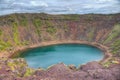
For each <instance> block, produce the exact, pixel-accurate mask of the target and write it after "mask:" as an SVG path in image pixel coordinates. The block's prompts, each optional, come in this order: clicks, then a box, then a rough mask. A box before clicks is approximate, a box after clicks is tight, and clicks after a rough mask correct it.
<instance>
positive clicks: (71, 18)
mask: <svg viewBox="0 0 120 80" xmlns="http://www.w3.org/2000/svg"><path fill="white" fill-rule="evenodd" d="M79 18H80V16H79V15H77V14H76V15H70V16H68V15H64V19H68V20H74V21H78V20H79Z"/></svg>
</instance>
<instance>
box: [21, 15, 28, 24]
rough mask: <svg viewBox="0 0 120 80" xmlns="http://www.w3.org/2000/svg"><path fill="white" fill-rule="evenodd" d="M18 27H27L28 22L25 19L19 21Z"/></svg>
mask: <svg viewBox="0 0 120 80" xmlns="http://www.w3.org/2000/svg"><path fill="white" fill-rule="evenodd" d="M20 25H21V26H27V25H28V21H27V19H26V18H25V17H24V18H22V19H21V20H20Z"/></svg>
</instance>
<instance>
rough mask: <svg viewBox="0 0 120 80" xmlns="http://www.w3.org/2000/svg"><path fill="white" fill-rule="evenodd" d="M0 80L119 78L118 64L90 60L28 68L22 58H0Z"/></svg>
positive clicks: (94, 79)
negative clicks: (76, 65)
mask: <svg viewBox="0 0 120 80" xmlns="http://www.w3.org/2000/svg"><path fill="white" fill-rule="evenodd" d="M0 80H120V64H112V65H111V66H110V67H103V66H102V65H101V64H99V63H98V62H90V63H87V64H86V65H82V66H80V67H79V68H76V67H75V66H74V65H70V66H66V65H65V64H63V63H59V64H56V65H53V66H51V67H49V68H48V69H47V70H44V69H41V68H40V69H37V70H35V69H31V68H28V66H27V64H26V62H25V61H24V60H23V59H5V58H4V59H0Z"/></svg>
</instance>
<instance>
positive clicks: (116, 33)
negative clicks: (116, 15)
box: [104, 24, 120, 43]
mask: <svg viewBox="0 0 120 80" xmlns="http://www.w3.org/2000/svg"><path fill="white" fill-rule="evenodd" d="M119 35H120V24H117V25H115V26H114V28H113V29H112V31H111V33H110V34H109V35H108V38H107V39H106V40H105V41H104V43H108V42H110V41H111V40H113V39H114V38H116V37H117V36H119Z"/></svg>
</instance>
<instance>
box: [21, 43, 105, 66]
mask: <svg viewBox="0 0 120 80" xmlns="http://www.w3.org/2000/svg"><path fill="white" fill-rule="evenodd" d="M20 57H22V58H25V59H26V61H27V63H28V65H29V66H30V67H32V68H39V67H43V68H47V67H49V66H51V65H53V64H57V63H61V62H63V63H65V64H67V65H70V64H74V65H76V66H79V65H81V64H85V63H87V62H90V61H98V60H101V59H103V57H104V55H103V52H102V51H101V50H100V49H98V48H96V47H93V46H89V45H83V44H59V45H51V46H44V47H39V48H34V49H31V50H27V51H25V52H23V53H22V54H21V56H20Z"/></svg>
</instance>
